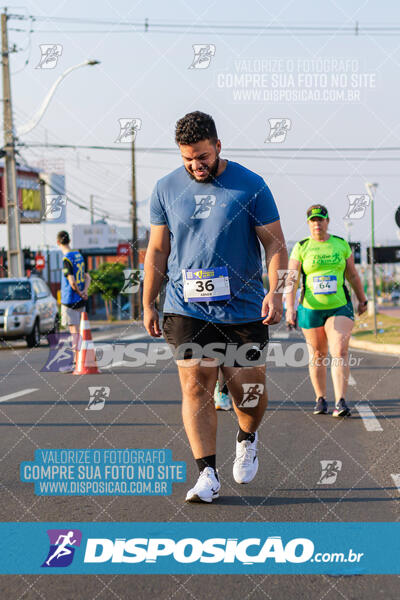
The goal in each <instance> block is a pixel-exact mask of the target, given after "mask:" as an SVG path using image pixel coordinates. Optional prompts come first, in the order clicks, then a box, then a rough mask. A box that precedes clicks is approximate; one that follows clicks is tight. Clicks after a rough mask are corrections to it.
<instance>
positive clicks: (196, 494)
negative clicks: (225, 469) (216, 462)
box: [185, 467, 221, 502]
mask: <svg viewBox="0 0 400 600" xmlns="http://www.w3.org/2000/svg"><path fill="white" fill-rule="evenodd" d="M220 488H221V484H220V482H219V481H218V479H217V477H216V474H215V471H214V469H213V468H212V467H206V468H205V469H203V470H202V472H201V473H200V475H199V478H198V480H197V483H196V485H195V486H194V488H192V489H191V490H189V491H188V493H187V494H186V499H185V502H212V501H213V500H215V499H216V498H219V494H218V492H219V490H220Z"/></svg>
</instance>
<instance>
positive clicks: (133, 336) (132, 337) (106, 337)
mask: <svg viewBox="0 0 400 600" xmlns="http://www.w3.org/2000/svg"><path fill="white" fill-rule="evenodd" d="M146 336H148V337H150V336H149V334H148V333H147V332H146V331H143V333H134V334H131V335H125V336H123V337H119V336H118V334H115V333H112V334H110V335H101V332H100V331H99V332H96V331H95V332H94V334H93V337H94V339H93V341H94V342H101V341H102V340H110V339H114V340H115V342H117V343H118V342H119V341H121V340H136V339H139V338H143V337H146Z"/></svg>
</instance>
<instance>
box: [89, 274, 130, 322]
mask: <svg viewBox="0 0 400 600" xmlns="http://www.w3.org/2000/svg"><path fill="white" fill-rule="evenodd" d="M124 268H126V267H125V265H123V264H121V263H103V264H101V265H99V268H98V269H95V270H94V271H90V276H91V278H92V281H91V282H90V287H89V291H88V294H89V296H91V295H93V294H100V295H101V297H102V298H103V300H104V304H105V307H106V315H107V320H108V321H110V320H111V316H112V301H113V300H114V298H116V297H117V296H118V294H119V293H120V291H121V289H122V288H123V285H124V281H125V279H124V273H123V270H124Z"/></svg>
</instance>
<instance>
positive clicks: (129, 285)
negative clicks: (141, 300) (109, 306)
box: [120, 269, 143, 294]
mask: <svg viewBox="0 0 400 600" xmlns="http://www.w3.org/2000/svg"><path fill="white" fill-rule="evenodd" d="M124 279H125V281H124V285H123V287H122V290H121V292H120V293H121V294H136V293H137V292H138V291H139V288H140V282H141V281H142V280H143V271H140V270H139V269H124Z"/></svg>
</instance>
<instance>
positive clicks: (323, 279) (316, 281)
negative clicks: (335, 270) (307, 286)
mask: <svg viewBox="0 0 400 600" xmlns="http://www.w3.org/2000/svg"><path fill="white" fill-rule="evenodd" d="M313 292H314V294H336V292H337V279H336V275H321V276H319V277H313Z"/></svg>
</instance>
